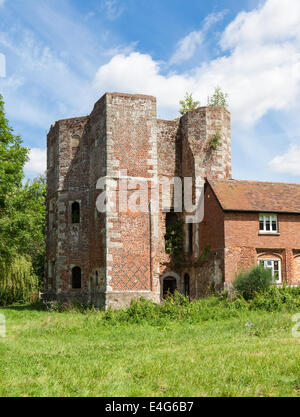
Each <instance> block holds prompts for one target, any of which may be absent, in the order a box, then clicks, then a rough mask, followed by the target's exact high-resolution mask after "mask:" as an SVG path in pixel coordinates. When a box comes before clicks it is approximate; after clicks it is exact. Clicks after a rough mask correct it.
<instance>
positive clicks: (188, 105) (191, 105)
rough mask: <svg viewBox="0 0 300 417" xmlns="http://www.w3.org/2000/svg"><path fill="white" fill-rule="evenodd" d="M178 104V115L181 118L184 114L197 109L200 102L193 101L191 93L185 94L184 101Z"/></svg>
mask: <svg viewBox="0 0 300 417" xmlns="http://www.w3.org/2000/svg"><path fill="white" fill-rule="evenodd" d="M179 104H180V105H181V109H179V113H180V114H181V115H182V116H183V115H184V114H185V113H186V112H188V111H190V110H195V109H197V108H198V107H199V106H200V101H194V100H193V95H192V93H190V94H189V93H185V97H184V99H183V100H180V101H179ZM177 120H178V118H177Z"/></svg>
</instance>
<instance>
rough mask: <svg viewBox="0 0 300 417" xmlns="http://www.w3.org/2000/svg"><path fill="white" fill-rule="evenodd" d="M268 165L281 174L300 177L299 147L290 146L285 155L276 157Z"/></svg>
mask: <svg viewBox="0 0 300 417" xmlns="http://www.w3.org/2000/svg"><path fill="white" fill-rule="evenodd" d="M268 165H269V168H270V169H271V170H272V171H275V172H279V173H281V174H290V175H300V145H295V144H294V145H290V147H289V148H288V150H287V152H286V153H285V154H283V155H280V156H276V157H275V158H273V159H272V160H271V161H270V162H269V164H268Z"/></svg>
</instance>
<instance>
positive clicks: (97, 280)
mask: <svg viewBox="0 0 300 417" xmlns="http://www.w3.org/2000/svg"><path fill="white" fill-rule="evenodd" d="M95 275H96V287H98V285H99V274H98V271H96V274H95Z"/></svg>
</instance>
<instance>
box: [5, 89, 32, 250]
mask: <svg viewBox="0 0 300 417" xmlns="http://www.w3.org/2000/svg"><path fill="white" fill-rule="evenodd" d="M27 160H28V149H27V148H24V147H22V141H21V138H20V136H17V135H14V134H13V130H12V128H11V127H10V126H9V124H8V120H7V119H6V117H5V113H4V101H3V97H2V96H1V95H0V217H1V216H2V215H3V214H4V213H5V211H6V208H7V203H8V199H9V197H10V194H11V190H13V189H15V188H18V187H20V186H21V183H22V179H23V167H24V164H25V162H26V161H27ZM0 232H1V231H0ZM0 256H1V252H0Z"/></svg>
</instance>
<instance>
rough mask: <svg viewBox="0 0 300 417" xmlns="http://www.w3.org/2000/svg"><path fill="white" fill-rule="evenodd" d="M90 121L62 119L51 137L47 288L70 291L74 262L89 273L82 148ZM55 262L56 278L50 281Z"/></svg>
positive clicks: (85, 163) (85, 187) (49, 140)
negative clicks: (77, 207) (77, 205)
mask: <svg viewBox="0 0 300 417" xmlns="http://www.w3.org/2000/svg"><path fill="white" fill-rule="evenodd" d="M87 124H88V117H81V118H74V119H68V120H61V121H59V122H57V123H56V124H55V126H54V127H52V128H51V130H50V132H49V135H48V139H47V141H48V162H47V164H48V166H47V168H48V169H47V183H48V191H47V193H48V194H47V226H46V233H47V241H46V247H47V259H46V288H47V289H48V290H50V291H56V292H57V293H61V292H64V291H69V290H70V265H72V264H74V265H78V264H81V265H82V268H83V270H84V271H85V272H87V271H88V269H89V266H88V257H89V248H88V240H89V239H88V234H89V233H88V220H87V219H88V213H89V202H88V191H87V184H88V180H87V179H86V175H85V172H86V170H87V161H86V159H85V158H84V157H83V156H84V154H85V152H84V150H83V149H82V148H83V144H82V137H83V136H84V132H85V129H86V126H87ZM75 166H76V168H75ZM75 200H77V201H80V202H81V206H82V211H81V216H82V223H81V224H80V225H79V226H78V225H71V224H70V204H71V202H72V201H75ZM50 218H51V219H50ZM51 262H53V264H54V265H53V268H54V279H52V282H51V284H50V279H49V278H50V277H49V269H50V263H51ZM52 278H53V277H52Z"/></svg>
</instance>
